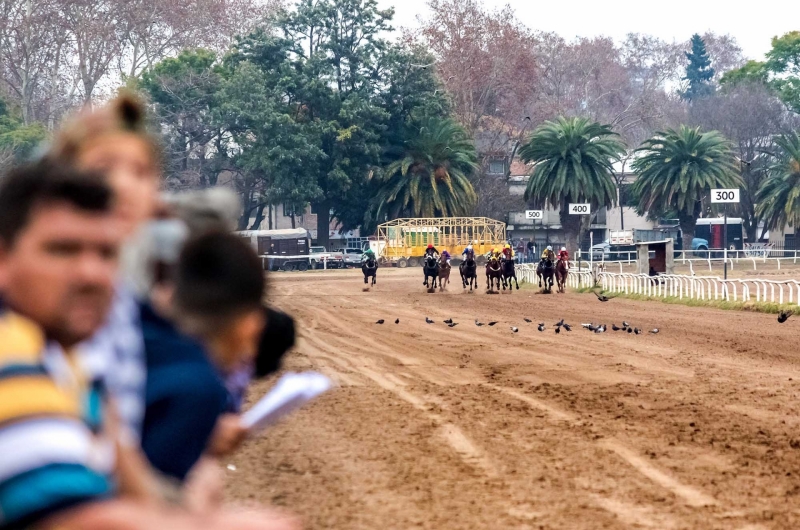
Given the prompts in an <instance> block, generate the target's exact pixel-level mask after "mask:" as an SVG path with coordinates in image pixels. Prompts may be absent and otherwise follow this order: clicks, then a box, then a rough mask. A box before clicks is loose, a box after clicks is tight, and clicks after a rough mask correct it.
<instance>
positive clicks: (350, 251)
mask: <svg viewBox="0 0 800 530" xmlns="http://www.w3.org/2000/svg"><path fill="white" fill-rule="evenodd" d="M336 252H338V253H340V254H341V255H342V257H343V258H344V264H345V266H346V267H361V256H362V255H364V252H363V251H361V250H359V249H357V248H340V249H337V250H336Z"/></svg>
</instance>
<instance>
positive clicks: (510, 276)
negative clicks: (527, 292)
mask: <svg viewBox="0 0 800 530" xmlns="http://www.w3.org/2000/svg"><path fill="white" fill-rule="evenodd" d="M501 265H502V269H503V290H504V291H505V290H506V282H508V289H509V290H511V289H512V287H511V280H514V283H516V284H517V290H519V282H518V281H517V268H516V266H515V263H514V258H506V259H504V260H503V261H502V263H501Z"/></svg>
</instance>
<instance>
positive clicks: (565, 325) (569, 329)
mask: <svg viewBox="0 0 800 530" xmlns="http://www.w3.org/2000/svg"><path fill="white" fill-rule="evenodd" d="M564 329H566V330H567V331H572V326H570V325H569V324H564Z"/></svg>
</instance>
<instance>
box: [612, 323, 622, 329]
mask: <svg viewBox="0 0 800 530" xmlns="http://www.w3.org/2000/svg"><path fill="white" fill-rule="evenodd" d="M611 329H613V330H614V331H620V330H621V329H622V328H620V327H618V326H617V325H616V324H611Z"/></svg>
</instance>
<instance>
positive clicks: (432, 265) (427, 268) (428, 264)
mask: <svg viewBox="0 0 800 530" xmlns="http://www.w3.org/2000/svg"><path fill="white" fill-rule="evenodd" d="M422 270H423V272H424V273H425V281H424V282H422V284H423V285H424V286H425V287H428V288H429V289H436V279H437V278H438V277H439V261H438V260H437V259H436V256H434V255H433V254H429V255H427V256H425V261H423V262H422ZM428 278H432V279H433V282H432V283H431V285H430V286H428Z"/></svg>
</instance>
